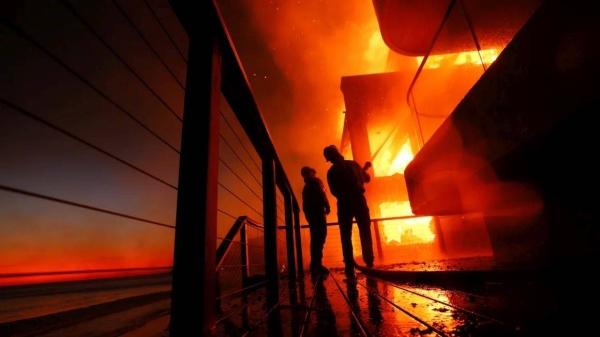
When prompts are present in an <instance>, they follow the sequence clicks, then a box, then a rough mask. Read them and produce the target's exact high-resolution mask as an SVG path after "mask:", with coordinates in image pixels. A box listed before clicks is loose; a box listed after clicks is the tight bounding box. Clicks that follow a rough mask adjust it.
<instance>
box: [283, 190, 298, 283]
mask: <svg viewBox="0 0 600 337" xmlns="http://www.w3.org/2000/svg"><path fill="white" fill-rule="evenodd" d="M283 201H284V202H285V206H284V211H285V242H286V251H287V261H288V266H289V273H290V275H291V276H292V278H293V279H294V280H295V279H296V254H295V245H294V215H293V212H292V210H293V204H292V194H291V191H290V190H289V186H288V190H287V191H285V193H284V194H283Z"/></svg>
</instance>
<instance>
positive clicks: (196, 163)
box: [169, 25, 221, 337]
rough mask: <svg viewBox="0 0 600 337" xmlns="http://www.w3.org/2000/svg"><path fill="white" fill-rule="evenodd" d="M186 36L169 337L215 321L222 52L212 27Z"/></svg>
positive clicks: (202, 329)
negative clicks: (185, 79) (187, 52)
mask: <svg viewBox="0 0 600 337" xmlns="http://www.w3.org/2000/svg"><path fill="white" fill-rule="evenodd" d="M208 27H209V28H206V29H204V30H203V31H202V33H200V32H201V31H200V30H199V31H198V34H195V35H194V36H191V37H190V47H189V63H188V72H187V84H186V91H185V101H184V113H183V126H182V135H181V155H180V165H179V186H178V191H177V212H176V229H175V247H174V259H173V287H172V296H171V317H170V332H169V335H170V336H171V337H175V336H189V335H202V334H204V333H206V332H208V331H210V330H212V329H214V327H215V324H216V317H215V316H216V315H215V309H216V308H215V304H216V293H217V291H216V290H217V283H216V251H217V190H218V185H217V180H218V179H217V178H218V159H219V118H220V116H219V100H220V88H221V51H220V48H219V45H218V42H217V39H216V37H215V30H216V27H212V25H208Z"/></svg>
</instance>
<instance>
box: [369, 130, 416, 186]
mask: <svg viewBox="0 0 600 337" xmlns="http://www.w3.org/2000/svg"><path fill="white" fill-rule="evenodd" d="M410 145H411V144H410V139H407V140H406V142H404V144H403V145H402V148H400V151H399V152H398V154H397V155H396V158H394V159H393V160H392V155H393V154H392V153H391V151H390V150H389V145H387V146H386V150H385V151H384V152H383V154H382V155H381V156H378V158H376V159H375V160H373V172H374V174H375V176H376V177H382V176H391V175H394V174H396V173H399V174H404V170H405V169H406V166H408V164H409V163H410V162H411V161H412V160H413V158H414V157H415V156H414V155H413V153H412V149H411V147H410Z"/></svg>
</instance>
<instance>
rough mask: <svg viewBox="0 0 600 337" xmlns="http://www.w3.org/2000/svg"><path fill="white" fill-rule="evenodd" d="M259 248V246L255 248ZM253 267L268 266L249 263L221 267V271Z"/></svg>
mask: <svg viewBox="0 0 600 337" xmlns="http://www.w3.org/2000/svg"><path fill="white" fill-rule="evenodd" d="M255 247H257V246H255ZM252 266H266V264H264V263H248V264H227V265H224V266H221V267H220V268H221V269H226V268H241V267H252Z"/></svg>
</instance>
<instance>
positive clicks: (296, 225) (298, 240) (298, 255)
mask: <svg viewBox="0 0 600 337" xmlns="http://www.w3.org/2000/svg"><path fill="white" fill-rule="evenodd" d="M293 201H294V203H293V205H292V207H293V212H294V234H295V236H296V260H297V261H298V262H297V266H298V276H299V277H301V276H303V275H304V261H303V260H302V235H301V234H302V233H301V229H300V206H299V205H298V203H297V202H295V201H296V200H293Z"/></svg>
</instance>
